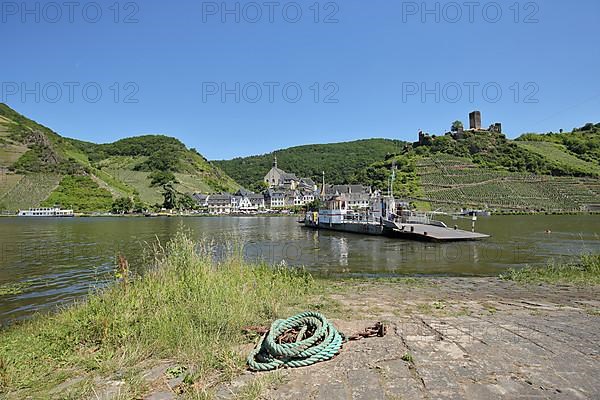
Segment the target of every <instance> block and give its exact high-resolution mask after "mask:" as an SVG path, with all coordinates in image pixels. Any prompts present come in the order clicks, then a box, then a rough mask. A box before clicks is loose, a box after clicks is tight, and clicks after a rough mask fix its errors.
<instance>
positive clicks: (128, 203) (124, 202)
mask: <svg viewBox="0 0 600 400" xmlns="http://www.w3.org/2000/svg"><path fill="white" fill-rule="evenodd" d="M134 206H135V203H134V202H133V200H131V199H130V198H129V197H120V198H118V199H116V200H115V201H113V204H112V212H113V213H115V214H129V213H130V212H131V211H132V210H133V208H134Z"/></svg>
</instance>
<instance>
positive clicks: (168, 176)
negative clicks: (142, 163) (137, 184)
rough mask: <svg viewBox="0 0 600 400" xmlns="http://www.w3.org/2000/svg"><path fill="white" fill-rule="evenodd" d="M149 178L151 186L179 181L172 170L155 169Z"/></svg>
mask: <svg viewBox="0 0 600 400" xmlns="http://www.w3.org/2000/svg"><path fill="white" fill-rule="evenodd" d="M148 178H149V179H150V186H152V187H154V186H163V185H166V184H167V183H169V182H171V183H177V179H176V178H175V175H173V173H172V172H170V171H155V172H153V173H151V174H150V175H149V176H148Z"/></svg>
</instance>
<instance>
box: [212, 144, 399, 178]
mask: <svg viewBox="0 0 600 400" xmlns="http://www.w3.org/2000/svg"><path fill="white" fill-rule="evenodd" d="M405 145H406V143H405V142H402V141H400V140H389V139H366V140H357V141H353V142H343V143H330V144H311V145H305V146H298V147H291V148H288V149H283V150H277V151H274V152H272V153H269V154H263V155H260V156H251V157H241V158H234V159H233V160H223V161H215V162H214V163H215V164H216V165H217V166H219V167H221V168H222V169H223V170H224V171H225V172H226V173H227V174H228V175H229V176H231V177H232V178H233V179H235V180H236V181H237V182H239V183H240V184H241V185H243V186H245V187H248V188H252V189H259V188H260V187H261V182H262V180H263V177H264V176H265V174H266V173H267V172H268V171H269V169H270V168H271V165H272V163H273V158H274V157H275V156H277V160H278V165H279V167H280V168H281V169H283V170H285V171H288V172H293V173H295V174H296V175H297V176H299V177H308V178H312V179H313V180H314V181H315V182H320V181H321V175H322V172H323V171H325V173H326V179H327V182H329V183H340V184H341V183H350V182H357V177H356V174H357V173H359V172H360V171H362V170H363V169H364V168H366V167H368V166H369V165H370V164H372V163H374V162H377V161H379V160H383V159H384V158H385V157H386V156H387V155H389V154H398V153H399V152H401V151H402V149H403V148H404V146H405Z"/></svg>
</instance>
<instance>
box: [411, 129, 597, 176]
mask: <svg viewBox="0 0 600 400" xmlns="http://www.w3.org/2000/svg"><path fill="white" fill-rule="evenodd" d="M527 137H529V138H530V137H531V136H525V137H522V138H521V139H523V138H527ZM423 148H426V149H427V150H422V149H423ZM419 150H420V151H419ZM417 151H418V152H420V153H421V154H425V153H429V154H447V155H452V156H456V157H463V158H469V159H471V160H473V162H475V163H476V164H479V165H481V166H482V167H486V168H491V169H503V170H506V171H510V172H531V173H535V174H539V175H554V176H590V175H596V173H595V172H593V171H592V170H590V169H589V168H587V169H586V168H584V169H582V168H579V167H578V166H575V165H573V163H572V162H571V163H569V162H563V163H561V162H556V160H553V159H549V158H547V157H545V155H544V154H540V153H539V152H535V151H530V149H528V148H525V147H524V146H522V145H519V144H518V143H516V142H513V141H510V140H508V139H506V137H505V136H504V135H503V134H501V133H496V132H487V131H483V132H470V131H467V132H465V133H464V139H461V140H455V139H454V138H452V136H449V135H445V136H438V137H432V140H431V143H430V144H428V145H426V146H420V147H417Z"/></svg>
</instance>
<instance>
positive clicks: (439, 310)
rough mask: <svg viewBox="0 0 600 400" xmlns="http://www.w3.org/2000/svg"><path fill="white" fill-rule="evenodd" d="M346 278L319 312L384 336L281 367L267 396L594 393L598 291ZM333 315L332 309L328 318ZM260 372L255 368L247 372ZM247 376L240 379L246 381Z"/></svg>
mask: <svg viewBox="0 0 600 400" xmlns="http://www.w3.org/2000/svg"><path fill="white" fill-rule="evenodd" d="M421 282H426V284H425V285H420V284H419V285H418V286H416V287H415V286H412V285H410V284H404V283H381V282H366V283H344V284H339V287H338V288H337V289H336V290H334V291H333V292H332V293H331V294H330V295H329V298H331V299H333V300H335V301H336V302H337V307H336V311H333V310H332V311H331V312H329V311H327V309H324V310H323V311H324V312H325V313H326V314H327V315H329V316H330V317H332V319H333V320H334V322H335V324H336V326H337V327H338V328H339V329H340V330H341V331H343V332H345V333H355V332H357V331H361V330H362V329H364V328H365V327H366V326H369V325H372V324H373V322H375V321H379V320H383V321H386V323H387V324H388V327H389V329H388V335H387V336H386V337H384V338H371V339H364V340H361V341H358V342H350V343H347V344H346V345H345V346H344V348H343V350H342V352H341V354H339V355H338V356H337V357H336V358H335V359H334V360H332V361H329V362H326V363H321V364H317V365H315V366H312V367H308V368H300V369H291V370H285V371H283V372H279V373H280V374H281V373H283V380H284V383H282V384H279V385H277V386H276V387H271V388H269V389H268V390H266V391H265V392H264V393H263V394H262V397H263V398H265V399H304V400H306V399H340V400H342V399H343V400H347V399H353V400H359V399H598V398H600V381H598V379H597V378H598V369H599V368H600V341H598V339H597V334H598V332H599V331H600V317H599V316H598V310H600V298H599V297H598V288H597V287H589V288H575V287H568V286H527V287H524V286H519V285H517V284H514V283H512V282H504V281H501V280H498V279H493V278H490V279H483V278H482V279H479V278H476V279H461V278H440V279H424V280H422V281H421ZM336 314H337V315H336ZM255 376H260V374H255ZM246 379H247V377H246Z"/></svg>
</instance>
